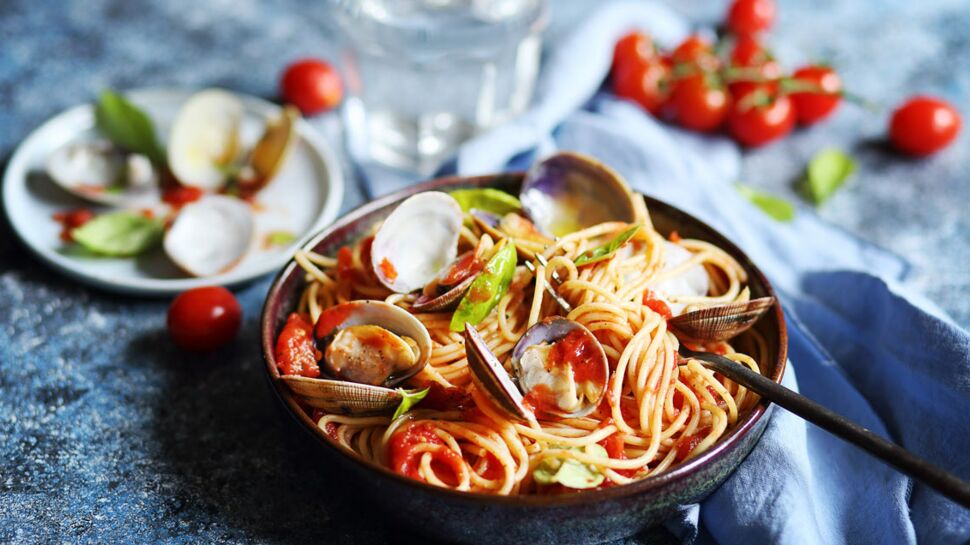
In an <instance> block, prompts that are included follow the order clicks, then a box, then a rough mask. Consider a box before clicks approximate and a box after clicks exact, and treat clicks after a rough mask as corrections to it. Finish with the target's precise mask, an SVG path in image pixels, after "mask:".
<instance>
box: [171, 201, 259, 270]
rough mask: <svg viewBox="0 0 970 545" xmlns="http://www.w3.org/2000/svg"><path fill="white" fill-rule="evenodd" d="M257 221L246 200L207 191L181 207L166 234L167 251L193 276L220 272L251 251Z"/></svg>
mask: <svg viewBox="0 0 970 545" xmlns="http://www.w3.org/2000/svg"><path fill="white" fill-rule="evenodd" d="M254 223H255V222H254V220H253V214H252V211H251V210H250V209H249V205H247V204H246V203H245V202H243V201H240V200H239V199H235V198H232V197H226V196H223V195H206V196H204V197H202V198H201V199H199V200H198V201H195V202H193V203H189V204H187V205H185V206H183V207H182V209H181V210H180V211H179V213H178V215H177V216H176V217H175V221H174V222H173V223H172V226H171V228H169V230H168V232H167V233H166V234H165V241H164V244H163V246H164V248H165V253H167V254H168V256H169V258H171V260H172V261H173V262H174V263H175V264H176V265H178V266H179V268H181V269H183V270H184V271H185V272H187V273H189V274H191V275H193V276H211V275H214V274H219V273H221V272H224V271H227V270H229V269H231V268H232V267H233V266H234V265H236V263H238V262H239V261H240V260H241V259H242V258H243V256H245V255H246V252H248V251H249V248H250V247H251V245H252V242H253V238H254V237H253V233H254V230H255V225H254Z"/></svg>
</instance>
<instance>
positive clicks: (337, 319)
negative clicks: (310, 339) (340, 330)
mask: <svg viewBox="0 0 970 545" xmlns="http://www.w3.org/2000/svg"><path fill="white" fill-rule="evenodd" d="M353 308H354V305H340V306H335V307H330V308H328V309H327V310H325V311H323V312H322V313H321V314H320V317H319V318H317V325H316V328H315V330H314V331H315V335H316V338H318V339H322V338H324V337H327V336H328V335H330V334H331V333H333V330H334V329H336V327H337V326H339V325H340V324H342V323H344V322H345V321H346V320H347V317H348V316H350V311H351V310H352V309H353Z"/></svg>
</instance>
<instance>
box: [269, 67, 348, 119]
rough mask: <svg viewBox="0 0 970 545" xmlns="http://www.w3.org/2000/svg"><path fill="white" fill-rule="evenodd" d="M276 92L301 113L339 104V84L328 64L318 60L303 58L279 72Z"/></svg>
mask: <svg viewBox="0 0 970 545" xmlns="http://www.w3.org/2000/svg"><path fill="white" fill-rule="evenodd" d="M280 93H281V94H282V95H283V98H284V99H285V100H286V101H287V102H290V103H292V104H294V105H295V106H296V107H297V108H299V109H300V111H302V112H303V113H304V114H306V115H313V114H317V113H320V112H322V111H325V110H330V109H332V108H334V107H336V106H337V105H338V104H340V100H341V99H342V98H343V85H342V84H341V83H340V76H339V75H338V74H337V71H336V70H334V68H333V67H332V66H330V65H329V64H327V63H326V62H324V61H321V60H317V59H304V60H301V61H297V62H295V63H293V64H291V65H289V66H288V67H287V68H286V71H285V72H283V78H282V79H281V80H280Z"/></svg>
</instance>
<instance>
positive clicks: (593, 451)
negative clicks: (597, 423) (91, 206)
mask: <svg viewBox="0 0 970 545" xmlns="http://www.w3.org/2000/svg"><path fill="white" fill-rule="evenodd" d="M568 450H575V451H580V452H582V451H583V449H581V448H579V447H572V448H570V449H568ZM585 452H586V454H590V455H593V456H602V457H604V458H609V454H608V453H607V452H606V449H605V448H603V447H602V446H600V445H597V444H595V443H594V444H592V445H587V446H586V450H585ZM532 478H533V479H535V481H536V482H537V483H540V484H555V483H559V484H561V485H563V486H565V487H568V488H574V489H578V490H582V489H585V488H594V487H597V486H599V485H600V484H602V482H603V481H604V480H605V478H606V477H604V476H603V474H602V473H600V471H599V468H598V467H596V466H594V465H590V464H584V463H582V462H580V461H579V460H574V459H572V458H567V459H562V458H546V459H545V460H543V461H542V462H540V463H539V465H537V466H536V468H535V469H534V470H532Z"/></svg>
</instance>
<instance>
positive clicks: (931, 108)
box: [889, 96, 962, 156]
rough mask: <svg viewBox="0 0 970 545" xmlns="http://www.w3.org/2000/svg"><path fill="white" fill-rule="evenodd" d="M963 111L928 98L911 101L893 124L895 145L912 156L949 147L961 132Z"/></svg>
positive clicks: (891, 131) (897, 113) (920, 97)
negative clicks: (961, 112)
mask: <svg viewBox="0 0 970 545" xmlns="http://www.w3.org/2000/svg"><path fill="white" fill-rule="evenodd" d="M961 124H962V122H961V120H960V112H958V111H957V110H956V108H954V107H953V106H951V105H949V104H947V103H946V102H944V101H942V100H940V99H937V98H933V97H928V96H917V97H914V98H911V99H909V100H907V101H906V102H905V103H904V104H903V105H902V106H900V107H899V108H898V109H897V110H896V111H895V112H893V117H892V121H890V124H889V139H890V140H891V141H892V143H893V146H894V147H895V148H896V149H897V150H899V151H902V152H904V153H908V154H910V155H917V156H922V155H929V154H931V153H935V152H937V151H939V150H941V149H943V148H945V147H947V146H948V145H950V143H951V142H953V140H954V139H955V138H956V137H957V134H958V133H959V132H960V126H961Z"/></svg>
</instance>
